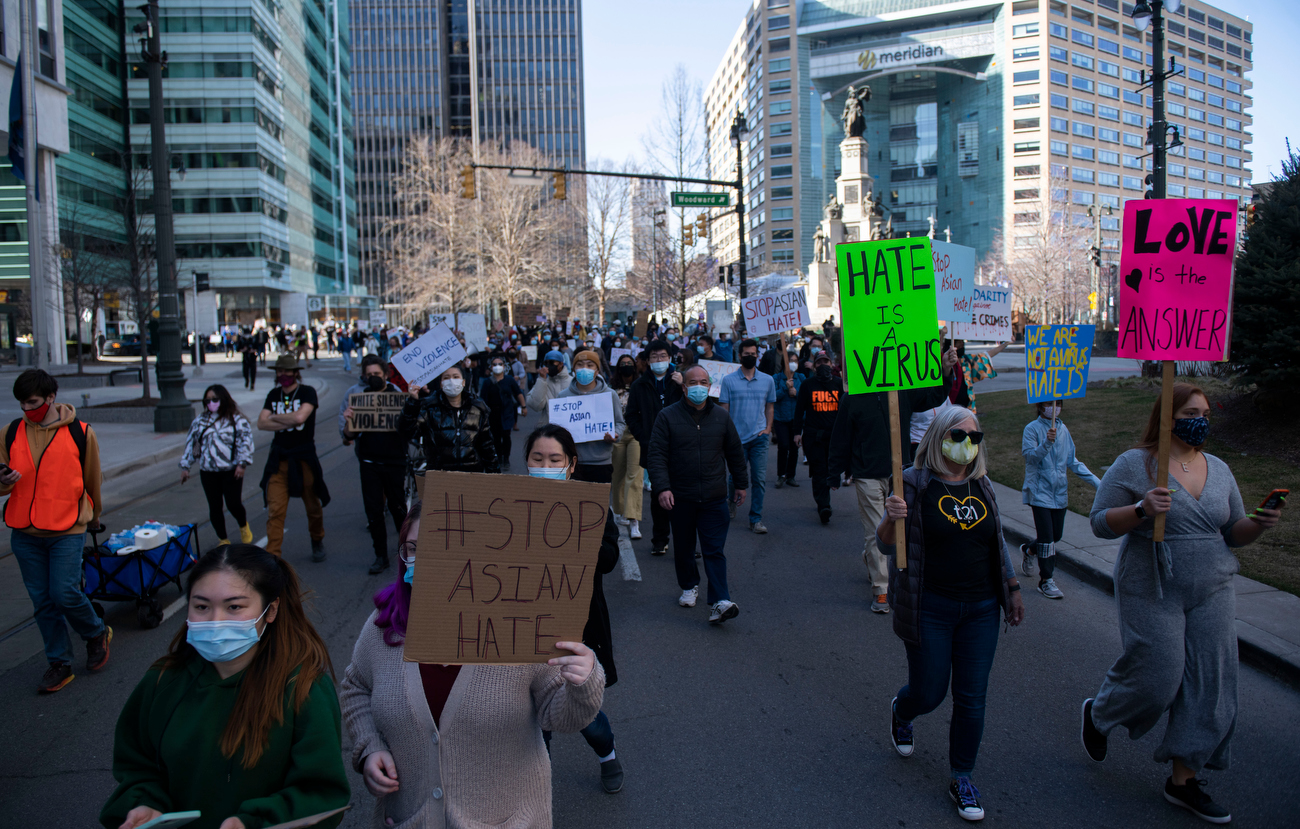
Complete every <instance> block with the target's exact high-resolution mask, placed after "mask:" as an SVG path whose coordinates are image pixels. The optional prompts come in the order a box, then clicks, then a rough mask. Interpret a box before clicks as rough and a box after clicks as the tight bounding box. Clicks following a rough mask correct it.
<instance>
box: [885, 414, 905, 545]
mask: <svg viewBox="0 0 1300 829" xmlns="http://www.w3.org/2000/svg"><path fill="white" fill-rule="evenodd" d="M888 394H889V451H890V454H891V455H892V456H893V462H894V494H895V495H897V496H898V497H899V498H902V497H903V434H902V431H901V430H900V429H899V427H898V392H896V391H891V392H888ZM906 527H907V520H906V519H904V518H900V519H898V520H897V521H895V522H894V544H895V545H896V546H895V547H894V564H895V565H896V566H897V567H898V569H899V570H906V569H907V536H906Z"/></svg>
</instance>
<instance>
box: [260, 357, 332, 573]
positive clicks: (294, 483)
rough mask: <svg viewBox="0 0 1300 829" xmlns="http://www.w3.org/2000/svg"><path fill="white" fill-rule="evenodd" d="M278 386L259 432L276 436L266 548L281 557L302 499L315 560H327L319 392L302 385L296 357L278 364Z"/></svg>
mask: <svg viewBox="0 0 1300 829" xmlns="http://www.w3.org/2000/svg"><path fill="white" fill-rule="evenodd" d="M275 379H276V387H275V388H273V389H271V392H270V393H269V394H267V396H266V403H265V404H264V405H263V407H262V411H261V413H260V414H258V416H257V428H259V429H261V430H262V431H264V432H275V437H274V438H273V439H272V440H271V452H270V454H269V455H268V456H267V458H266V470H265V471H264V472H263V473H262V492H263V493H264V497H265V499H266V511H267V516H266V549H267V552H270V553H273V554H275V555H277V556H278V555H280V547H281V544H282V543H283V541H284V517H285V514H286V513H287V512H288V510H289V499H290V498H301V499H302V502H303V506H304V507H306V509H307V530H308V532H309V534H310V535H311V560H312V561H316V562H320V561H324V560H325V517H324V514H323V513H322V509H323V508H324V507H325V505H326V504H328V503H329V502H330V495H329V490H328V489H326V487H325V476H324V475H323V474H322V473H321V468H320V460H318V459H317V457H316V409H317V407H318V406H319V400H318V398H317V397H316V390H315V389H314V388H312V387H311V386H304V385H303V384H302V371H301V370H300V369H299V367H298V358H297V357H295V356H293V355H292V354H281V355H280V357H279V358H278V359H277V360H276V361H275Z"/></svg>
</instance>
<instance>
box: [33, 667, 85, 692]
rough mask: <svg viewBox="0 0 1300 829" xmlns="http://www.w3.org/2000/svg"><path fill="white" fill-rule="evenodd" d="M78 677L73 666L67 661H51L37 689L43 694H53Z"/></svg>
mask: <svg viewBox="0 0 1300 829" xmlns="http://www.w3.org/2000/svg"><path fill="white" fill-rule="evenodd" d="M76 678H77V675H76V674H74V673H73V672H72V666H71V665H69V664H68V663H67V662H51V663H50V667H49V668H48V669H46V671H45V676H43V677H41V684H40V685H37V686H36V690H37V691H39V692H40V693H42V694H53V693H54V692H55V691H62V690H63V687H64V686H65V685H67V684H68V683H69V682H71V681H72V680H74V679H76Z"/></svg>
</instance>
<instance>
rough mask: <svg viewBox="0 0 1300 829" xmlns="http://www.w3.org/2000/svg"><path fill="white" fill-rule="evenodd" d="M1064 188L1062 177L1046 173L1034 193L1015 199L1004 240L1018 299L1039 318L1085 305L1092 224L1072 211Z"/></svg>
mask: <svg viewBox="0 0 1300 829" xmlns="http://www.w3.org/2000/svg"><path fill="white" fill-rule="evenodd" d="M1068 187H1069V185H1068V183H1067V182H1066V181H1065V179H1064V178H1062V177H1059V176H1050V177H1045V178H1044V179H1043V181H1042V187H1041V189H1040V190H1039V193H1038V198H1036V199H1035V200H1033V201H1030V202H1022V203H1017V204H1016V207H1015V214H1014V216H1013V221H1012V229H1011V234H1010V239H1011V243H1010V245H1006V244H1005V240H1004V241H1003V243H1004V254H1003V255H1004V257H1005V268H1006V275H1007V277H1008V278H1009V280H1010V281H1011V286H1012V290H1013V294H1014V296H1015V297H1016V301H1017V303H1018V304H1019V305H1020V306H1021V310H1023V311H1024V313H1025V314H1026V315H1028V316H1029V317H1030V318H1031V319H1033V320H1034V321H1036V322H1039V323H1060V322H1068V321H1070V319H1071V317H1072V316H1073V315H1074V311H1075V310H1076V309H1077V308H1079V307H1080V303H1081V302H1082V306H1083V307H1087V294H1088V287H1087V286H1088V280H1087V271H1088V268H1087V264H1088V254H1087V247H1088V240H1089V232H1090V229H1089V228H1090V223H1088V222H1086V221H1085V222H1083V223H1082V224H1081V223H1080V221H1079V220H1077V219H1076V218H1075V217H1074V216H1073V214H1072V212H1071V209H1070V202H1069V199H1068V193H1069V190H1068ZM1085 218H1086V217H1085ZM989 264H990V265H992V263H989ZM1080 292H1082V293H1080Z"/></svg>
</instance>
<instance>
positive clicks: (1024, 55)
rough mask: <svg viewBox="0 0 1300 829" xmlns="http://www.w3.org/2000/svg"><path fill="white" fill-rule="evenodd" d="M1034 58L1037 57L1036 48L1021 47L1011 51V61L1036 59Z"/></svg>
mask: <svg viewBox="0 0 1300 829" xmlns="http://www.w3.org/2000/svg"><path fill="white" fill-rule="evenodd" d="M1036 57H1038V47H1037V46H1022V47H1021V48H1019V49H1012V50H1011V59H1012V60H1029V59H1030V58H1036Z"/></svg>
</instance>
